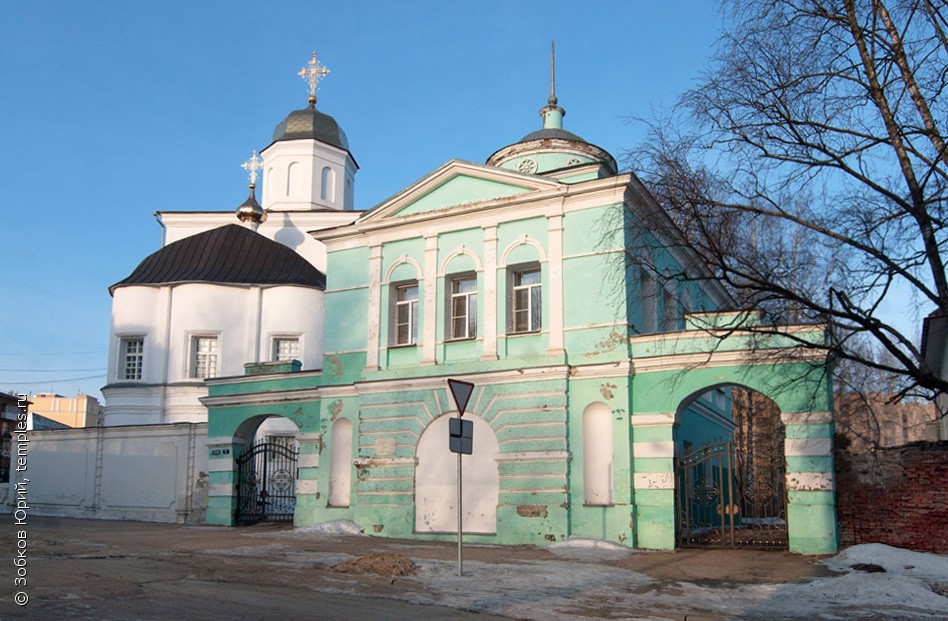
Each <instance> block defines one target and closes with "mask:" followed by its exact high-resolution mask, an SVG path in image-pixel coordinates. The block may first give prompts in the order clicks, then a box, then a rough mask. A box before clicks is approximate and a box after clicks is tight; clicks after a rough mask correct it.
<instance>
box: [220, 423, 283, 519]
mask: <svg viewBox="0 0 948 621" xmlns="http://www.w3.org/2000/svg"><path fill="white" fill-rule="evenodd" d="M298 438H299V428H298V427H297V426H296V424H295V423H294V422H293V421H292V420H290V419H288V418H285V417H282V416H277V415H259V416H254V417H251V418H248V419H247V420H245V421H244V422H243V423H241V424H240V426H238V427H237V429H236V431H235V432H234V452H235V455H234V487H235V496H236V507H235V510H234V524H236V525H238V526H240V525H246V524H256V523H259V522H292V521H293V517H294V515H295V512H296V480H297V478H298V476H299V468H298V466H297V464H298V463H299V441H298Z"/></svg>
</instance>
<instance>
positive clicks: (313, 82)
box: [297, 52, 329, 106]
mask: <svg viewBox="0 0 948 621" xmlns="http://www.w3.org/2000/svg"><path fill="white" fill-rule="evenodd" d="M327 73H329V69H327V68H326V67H324V66H323V65H322V64H321V63H320V62H319V61H318V60H317V59H316V52H313V57H312V58H311V59H310V61H309V64H308V65H307V66H306V67H303V68H302V69H300V72H299V73H298V74H297V75H298V76H300V77H301V78H303V79H304V80H306V81H307V82H309V105H310V106H313V105H314V104H315V103H316V91H317V90H319V81H320V80H321V79H323V78H325V77H326V74H327Z"/></svg>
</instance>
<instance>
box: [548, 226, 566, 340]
mask: <svg viewBox="0 0 948 621" xmlns="http://www.w3.org/2000/svg"><path fill="white" fill-rule="evenodd" d="M547 238H548V240H549V241H548V243H549V249H548V251H547V253H548V254H547V256H548V259H549V260H548V262H547V267H548V271H549V278H548V280H549V287H550V296H549V300H550V350H549V352H548V353H550V354H562V353H563V352H564V349H563V302H564V300H563V216H550V218H549V221H548V225H547Z"/></svg>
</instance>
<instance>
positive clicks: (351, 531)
mask: <svg viewBox="0 0 948 621" xmlns="http://www.w3.org/2000/svg"><path fill="white" fill-rule="evenodd" d="M363 534H364V533H363V532H362V527H361V526H359V525H358V524H356V523H355V522H350V521H349V520H330V521H328V522H320V523H319V524H312V525H310V526H297V527H295V528H294V529H293V530H287V531H283V532H282V533H279V534H278V535H276V536H278V537H290V538H293V537H309V536H311V535H363ZM266 536H268V537H269V536H273V534H272V533H267V534H266Z"/></svg>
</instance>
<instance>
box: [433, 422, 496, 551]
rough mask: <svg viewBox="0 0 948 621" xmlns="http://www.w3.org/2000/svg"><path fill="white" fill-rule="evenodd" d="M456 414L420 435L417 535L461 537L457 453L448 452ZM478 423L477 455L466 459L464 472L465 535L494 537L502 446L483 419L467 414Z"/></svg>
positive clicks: (475, 435) (464, 457) (475, 449)
mask: <svg viewBox="0 0 948 621" xmlns="http://www.w3.org/2000/svg"><path fill="white" fill-rule="evenodd" d="M452 416H457V414H456V413H448V414H444V415H442V416H439V417H438V418H436V419H434V420H433V421H432V422H431V424H429V425H428V427H427V428H426V429H425V430H424V432H423V433H422V434H421V438H420V439H419V440H418V448H417V450H416V453H415V456H416V458H417V462H416V465H415V531H416V532H420V533H421V532H427V533H457V532H458V507H457V472H458V471H457V459H458V458H457V454H455V453H452V452H451V451H450V450H449V448H448V434H449V429H448V424H449V423H448V421H449V420H450V418H451V417H452ZM464 417H465V418H466V419H468V420H472V421H473V422H474V452H473V454H471V455H464V456H463V457H462V459H463V460H464V462H463V463H464V465H463V468H462V472H463V474H462V476H463V486H464V489H463V492H464V497H463V501H464V516H463V518H464V519H463V524H462V527H463V529H464V532H465V533H474V534H491V535H492V534H496V532H497V501H498V498H499V496H500V471H499V469H498V465H497V456H498V455H499V454H500V448H499V446H498V444H497V438H496V436H495V435H494V431H493V429H491V428H490V425H489V424H488V423H487V421H485V420H484V419H483V418H481V417H480V416H477V415H473V414H470V413H466V414H465V415H464Z"/></svg>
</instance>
